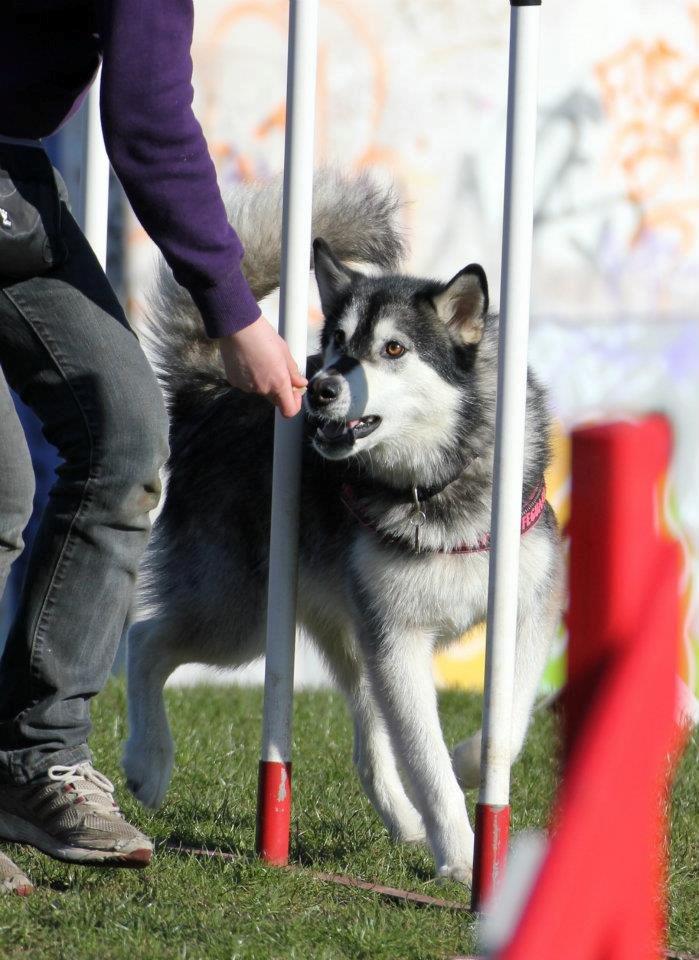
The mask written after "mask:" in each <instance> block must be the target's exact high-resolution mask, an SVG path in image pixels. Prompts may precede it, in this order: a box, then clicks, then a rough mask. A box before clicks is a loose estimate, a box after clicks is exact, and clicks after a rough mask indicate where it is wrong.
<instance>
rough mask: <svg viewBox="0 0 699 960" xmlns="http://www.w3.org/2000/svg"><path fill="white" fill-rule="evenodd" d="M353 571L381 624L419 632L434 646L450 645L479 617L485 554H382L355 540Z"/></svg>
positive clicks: (368, 542)
mask: <svg viewBox="0 0 699 960" xmlns="http://www.w3.org/2000/svg"><path fill="white" fill-rule="evenodd" d="M353 565H354V567H355V571H356V572H357V573H358V575H359V577H360V579H361V582H362V584H363V586H364V591H365V594H366V595H367V596H369V597H370V598H371V604H372V607H374V611H375V613H377V614H378V615H379V616H380V617H381V618H382V619H385V620H386V621H389V622H391V623H393V624H398V623H404V624H406V626H411V627H416V626H419V627H421V628H423V629H425V630H427V631H429V632H430V633H432V634H433V636H434V637H435V639H436V640H437V642H440V643H447V642H450V641H451V640H455V639H456V638H457V637H459V636H460V635H461V634H462V633H463V632H464V631H465V630H467V629H468V628H469V627H471V626H472V625H473V624H474V623H476V622H477V621H478V620H480V619H482V617H483V616H484V615H485V609H486V603H487V592H488V554H487V553H485V552H484V553H474V554H467V555H449V554H437V553H428V552H425V553H421V554H418V555H414V554H412V553H409V552H407V551H406V552H405V553H403V552H398V551H396V550H387V549H385V548H383V547H382V546H381V545H380V544H377V543H376V542H375V541H374V540H373V539H372V538H371V537H370V536H362V537H360V538H359V539H358V541H357V543H356V546H355V551H354V557H353Z"/></svg>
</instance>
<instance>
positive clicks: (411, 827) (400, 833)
mask: <svg viewBox="0 0 699 960" xmlns="http://www.w3.org/2000/svg"><path fill="white" fill-rule="evenodd" d="M390 833H391V839H392V840H393V842H394V843H410V844H420V843H427V831H426V830H425V825H424V823H423V822H422V818H421V817H417V818H416V820H415V822H414V823H409V824H408V823H404V824H400V825H397V826H394V827H393V829H392V830H391V831H390Z"/></svg>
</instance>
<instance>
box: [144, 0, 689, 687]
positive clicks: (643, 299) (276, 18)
mask: <svg viewBox="0 0 699 960" xmlns="http://www.w3.org/2000/svg"><path fill="white" fill-rule="evenodd" d="M196 15H197V27H196V37H195V44H194V49H193V56H194V64H195V87H196V100H195V107H196V110H197V113H198V115H199V117H200V119H201V121H202V124H203V126H204V129H205V132H206V134H207V137H208V139H209V142H210V145H211V149H212V152H213V154H214V156H215V159H216V163H217V166H218V170H219V175H220V179H221V183H222V184H223V185H224V187H225V186H226V185H227V184H231V183H234V182H236V181H237V180H240V179H249V178H255V177H264V176H266V175H268V174H270V173H274V172H277V171H278V170H280V169H281V166H282V161H283V138H284V106H285V104H284V88H285V61H286V31H287V17H288V4H287V2H286V0H198V2H197V4H196ZM508 20H509V4H507V3H506V2H504V0H480V2H478V3H476V2H469V3H465V2H464V0H382V2H380V3H376V2H374V0H321V3H320V29H319V54H318V55H319V59H318V87H317V142H316V156H317V160H318V162H331V163H335V164H338V165H340V166H342V167H345V168H358V167H362V166H367V165H368V166H371V167H373V168H376V169H378V170H380V171H381V173H382V175H385V176H386V177H388V178H390V179H391V180H392V181H393V182H395V184H396V186H397V189H398V191H399V193H400V195H401V197H402V198H403V200H404V207H403V218H404V223H405V228H406V231H407V234H408V237H409V240H410V246H411V255H410V261H409V263H408V265H407V266H408V267H409V268H410V269H411V270H414V271H418V272H420V273H423V274H433V275H436V276H439V277H445V278H446V277H448V276H449V275H451V274H452V273H454V272H456V271H457V270H458V269H459V268H461V267H462V266H463V265H465V264H466V263H468V262H470V261H472V260H478V261H480V262H481V263H482V264H483V265H484V267H485V269H486V271H487V273H488V275H489V278H490V284H491V288H492V290H493V291H494V293H495V294H496V293H497V290H498V283H499V251H500V240H501V216H502V180H503V169H504V130H505V102H506V87H507V44H508ZM698 51H699V2H696V0H626V2H625V3H623V4H610V3H608V2H602V0H589V2H587V3H585V4H570V3H567V2H566V0H547V2H546V4H545V5H544V6H543V8H542V38H541V65H540V120H539V138H538V155H537V181H536V212H535V243H534V269H533V302H532V314H533V335H532V344H531V360H532V363H533V364H534V366H535V367H536V369H537V370H538V371H539V372H540V373H541V375H542V377H543V378H544V379H545V380H546V381H547V382H548V383H549V385H550V387H551V393H552V403H553V407H554V411H555V412H556V414H557V416H558V418H559V422H560V424H561V431H562V436H563V437H564V435H565V430H566V429H567V428H569V427H570V426H571V425H572V424H574V423H576V422H579V421H580V420H581V419H585V418H590V417H600V416H601V417H608V416H611V415H627V414H631V413H636V412H642V411H645V410H648V409H657V408H660V409H663V410H666V411H667V412H668V414H669V415H670V416H671V418H672V420H673V423H674V425H675V428H676V433H677V457H676V465H675V472H674V475H673V483H674V490H675V494H674V499H673V503H672V519H673V523H674V524H675V525H676V527H677V528H678V531H680V532H681V534H682V536H683V538H684V540H685V542H686V543H687V551H688V552H687V556H688V577H690V578H691V577H692V576H693V577H694V578H695V579H696V573H697V569H696V568H697V561H696V556H697V544H698V543H699V508H698V507H697V500H696V497H695V496H694V497H693V496H692V490H696V489H697V481H698V480H699V476H697V470H698V468H697V458H696V443H695V440H694V437H695V436H696V433H697V426H699V422H698V421H699V388H698V387H697V383H698V382H699V378H698V377H697V367H698V366H699V308H698V307H697V295H696V294H697V290H698V289H699V188H698V187H697V184H698V183H699V55H698ZM129 264H130V277H131V288H130V298H131V310H132V315H133V316H134V317H136V318H137V317H138V316H139V315H140V313H141V311H142V307H143V298H144V291H145V290H146V288H147V283H148V280H149V277H150V273H151V270H152V251H151V248H150V245H149V243H148V241H147V239H146V238H145V235H144V234H143V232H142V231H141V230H140V228H139V227H138V226H137V225H135V224H134V225H133V228H132V230H131V232H130V244H129ZM495 299H497V297H496V296H495ZM269 313H270V314H272V313H273V306H269ZM313 316H314V318H316V319H317V311H314V314H313ZM560 447H561V449H562V450H563V449H564V448H565V442H564V440H562V441H561V444H560ZM556 471H557V480H556V484H557V486H556V489H555V490H554V497H555V498H556V499H557V501H558V502H559V503H560V506H561V509H562V510H564V509H565V497H566V483H567V476H566V471H565V461H564V459H563V460H561V461H560V462H559V463H558V464H557V465H556ZM697 632H699V623H698V622H697V615H696V613H695V612H693V607H692V605H691V603H690V605H689V608H688V612H687V648H686V657H685V663H686V669H685V681H686V682H687V684H688V685H689V686H690V687H692V688H693V689H694V690H695V692H696V684H697V680H696V670H695V666H694V664H695V663H696V657H697V652H696V639H694V640H692V636H694V637H695V638H696V634H697ZM468 643H470V644H471V646H470V647H469V645H468ZM693 643H694V646H692V644H693ZM469 651H470V653H469ZM438 670H439V673H440V676H441V677H442V679H443V680H444V682H451V681H452V680H453V679H455V678H460V679H461V680H462V681H463V678H464V677H466V676H468V678H469V679H468V682H476V680H477V679H478V677H479V676H480V671H481V670H482V642H481V639H480V638H478V637H476V638H475V639H474V638H471V640H469V641H468V642H467V644H466V645H465V646H464V647H463V648H462V650H461V651H459V652H458V653H457V654H456V655H453V656H452V657H451V658H450V659H443V660H442V661H440V664H439V667H438ZM464 682H466V681H464Z"/></svg>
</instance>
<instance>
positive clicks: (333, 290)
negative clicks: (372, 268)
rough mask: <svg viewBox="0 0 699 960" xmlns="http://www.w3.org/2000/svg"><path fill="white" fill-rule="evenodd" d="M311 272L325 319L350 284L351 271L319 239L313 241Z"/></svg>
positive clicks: (323, 241)
mask: <svg viewBox="0 0 699 960" xmlns="http://www.w3.org/2000/svg"><path fill="white" fill-rule="evenodd" d="M313 270H314V272H315V275H316V283H317V284H318V293H319V294H320V305H321V307H322V308H323V313H324V315H325V316H326V317H327V316H328V313H330V311H331V309H332V306H333V304H334V303H335V301H336V300H337V298H338V297H339V296H340V295H341V294H342V293H344V292H345V291H346V290H347V289H349V286H350V284H351V282H352V271H351V270H350V269H349V268H348V267H345V266H344V265H343V264H342V263H340V261H339V260H338V259H337V257H336V256H335V254H334V253H333V252H332V250H331V249H330V246H329V245H328V244H327V243H326V242H325V240H322V239H321V238H320V237H318V238H317V239H315V240H314V241H313Z"/></svg>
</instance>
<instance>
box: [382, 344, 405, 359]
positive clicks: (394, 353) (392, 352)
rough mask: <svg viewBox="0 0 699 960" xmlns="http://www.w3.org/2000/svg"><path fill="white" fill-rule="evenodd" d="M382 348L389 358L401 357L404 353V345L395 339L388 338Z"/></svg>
mask: <svg viewBox="0 0 699 960" xmlns="http://www.w3.org/2000/svg"><path fill="white" fill-rule="evenodd" d="M384 349H385V351H386V356H387V357H390V358H391V360H396V359H397V358H398V357H402V356H403V354H404V353H405V347H404V346H403V344H402V343H398V341H397V340H389V341H388V343H387V344H386V346H385V347H384Z"/></svg>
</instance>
